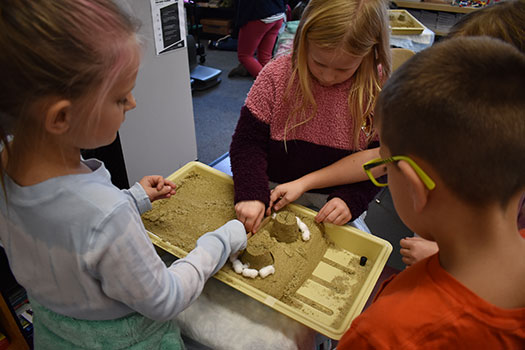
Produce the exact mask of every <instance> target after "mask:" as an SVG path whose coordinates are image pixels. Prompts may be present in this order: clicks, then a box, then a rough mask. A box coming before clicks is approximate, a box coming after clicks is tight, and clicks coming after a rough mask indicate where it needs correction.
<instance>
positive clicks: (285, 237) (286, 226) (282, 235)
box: [271, 210, 301, 243]
mask: <svg viewBox="0 0 525 350" xmlns="http://www.w3.org/2000/svg"><path fill="white" fill-rule="evenodd" d="M274 220H275V222H274V224H273V228H272V232H271V236H272V237H275V239H276V240H277V241H278V242H284V243H291V242H295V241H296V240H297V239H298V238H299V237H300V235H301V231H300V230H299V225H298V224H297V218H296V216H295V214H294V213H293V212H291V211H287V210H283V211H280V212H278V213H277V215H275V219H274Z"/></svg>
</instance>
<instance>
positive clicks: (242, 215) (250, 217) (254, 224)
mask: <svg viewBox="0 0 525 350" xmlns="http://www.w3.org/2000/svg"><path fill="white" fill-rule="evenodd" d="M264 208H265V206H264V203H263V202H261V201H256V200H254V201H242V202H239V203H237V204H235V212H236V213H237V219H238V220H239V221H240V222H242V223H243V224H244V227H245V228H246V232H252V233H256V232H257V230H258V229H259V226H260V225H261V221H262V219H263V218H264Z"/></svg>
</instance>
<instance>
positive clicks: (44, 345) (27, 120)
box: [0, 0, 246, 349]
mask: <svg viewBox="0 0 525 350" xmlns="http://www.w3.org/2000/svg"><path fill="white" fill-rule="evenodd" d="M135 30H136V24H135V23H134V22H133V21H132V20H131V19H130V18H128V17H127V16H126V15H125V14H124V13H123V12H121V11H120V10H119V8H118V7H117V6H116V5H115V4H114V3H113V2H112V1H110V0H53V1H48V0H3V1H1V2H0V47H1V48H2V49H1V50H0V136H1V138H2V140H3V143H2V146H3V150H2V153H1V160H2V161H1V164H2V168H1V169H2V172H1V175H2V176H1V178H2V187H3V189H2V191H0V193H1V197H2V198H0V222H1V224H0V225H1V228H0V241H1V243H2V245H3V247H4V249H5V251H6V254H7V257H8V260H9V264H10V267H11V269H12V271H13V274H14V275H15V277H16V279H17V281H18V282H19V283H20V284H21V285H22V286H23V287H24V288H25V289H26V291H27V294H28V296H29V299H30V301H31V305H32V307H33V310H34V345H35V348H37V349H77V348H90V349H91V348H96V349H139V348H140V349H143V348H166V349H168V348H169V349H181V348H183V344H182V340H181V338H180V331H179V328H178V326H177V324H176V323H175V322H174V321H172V319H173V318H174V317H175V315H177V314H178V313H179V312H180V311H182V310H183V309H184V308H186V307H187V306H188V305H189V304H190V303H192V302H193V301H194V300H195V299H196V298H197V296H198V295H199V294H200V292H201V290H202V288H203V285H204V283H205V281H206V280H207V278H209V277H210V276H211V275H213V274H214V273H215V272H216V271H217V270H218V269H219V268H220V267H221V266H222V265H223V264H224V263H225V261H226V259H227V258H228V256H229V255H230V253H231V252H236V251H237V250H239V249H241V248H243V247H244V246H245V244H246V235H245V230H244V228H243V226H242V224H241V223H240V222H238V221H236V220H235V221H231V222H229V223H227V224H226V225H224V226H223V227H221V228H219V229H218V230H216V231H215V232H210V233H207V234H205V235H204V236H202V237H201V238H199V240H198V242H197V246H196V248H195V249H194V250H193V251H192V252H190V254H189V255H188V256H187V257H186V258H185V259H181V260H178V261H176V262H175V263H174V264H173V265H171V266H170V267H168V268H167V267H166V266H165V265H164V264H163V262H162V261H161V260H160V258H159V257H158V255H157V254H156V252H155V249H154V247H153V245H152V244H151V241H149V239H148V235H147V233H146V231H145V229H144V226H143V225H142V221H141V219H140V214H141V213H142V212H144V211H146V210H148V209H150V208H151V201H154V200H157V199H161V198H167V197H170V196H172V195H175V185H174V184H173V183H172V182H171V181H168V180H166V179H164V178H163V177H162V176H146V177H145V178H143V179H142V180H141V181H140V183H136V184H135V185H134V186H132V187H131V188H130V189H129V190H124V191H120V190H119V189H117V188H116V187H115V186H113V185H112V184H111V181H110V175H109V173H108V171H107V170H106V169H105V167H104V164H103V163H101V162H100V161H98V160H96V159H88V160H84V159H82V158H81V155H80V150H81V149H89V148H97V147H100V146H104V145H108V144H110V143H111V142H113V140H115V137H116V134H117V131H118V129H119V127H120V125H121V124H122V122H123V121H124V118H125V114H126V112H127V111H129V110H130V109H133V108H134V107H135V105H136V102H135V99H134V97H133V94H132V90H133V87H134V84H135V79H136V76H137V71H138V69H139V62H140V52H141V48H140V43H139V40H138V38H137V36H136V34H135Z"/></svg>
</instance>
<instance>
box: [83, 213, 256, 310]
mask: <svg viewBox="0 0 525 350" xmlns="http://www.w3.org/2000/svg"><path fill="white" fill-rule="evenodd" d="M245 246H246V231H245V229H244V225H243V224H242V223H241V222H239V221H237V220H232V221H230V222H228V223H226V224H225V225H224V226H222V227H220V228H219V229H217V230H216V231H213V232H209V233H207V234H205V235H203V236H202V237H200V238H199V239H198V241H197V246H196V247H195V249H194V250H193V251H191V252H190V253H189V254H188V256H187V257H186V258H184V259H179V260H177V261H176V262H175V263H174V264H173V265H172V266H170V267H169V268H166V266H165V265H164V263H163V262H162V260H161V259H160V257H159V256H158V255H157V253H156V251H155V249H154V247H153V244H152V243H151V241H150V240H149V237H148V236H147V233H146V231H145V229H144V226H143V225H142V221H141V220H140V216H139V215H138V213H136V211H134V210H132V208H130V207H129V206H128V205H123V206H120V207H119V208H117V209H116V210H115V211H114V212H113V213H112V215H110V216H108V219H107V222H106V223H105V224H103V225H102V226H101V228H100V230H99V233H98V237H94V238H93V239H92V247H91V248H90V250H92V251H96V252H98V254H91V261H90V262H88V264H89V265H88V266H91V273H92V274H93V275H94V276H95V277H96V278H97V279H99V280H100V284H101V288H102V290H103V292H104V293H105V294H106V295H107V296H108V297H110V298H112V299H115V300H118V301H120V302H122V303H124V304H126V305H128V306H129V307H130V308H132V309H134V310H136V311H137V312H139V313H141V314H143V315H145V316H146V317H148V318H151V319H154V320H168V319H172V318H174V317H175V316H176V315H177V314H178V313H179V312H181V311H182V310H184V309H185V308H186V307H188V306H189V305H190V304H191V303H192V302H193V301H194V300H195V299H196V298H197V297H198V296H199V294H200V293H201V291H202V288H203V287H204V283H205V282H206V280H207V279H208V278H209V277H210V276H212V275H213V274H214V273H215V272H217V271H218V270H219V269H220V268H221V267H222V266H223V265H224V263H225V262H226V260H227V259H228V257H229V256H230V254H231V253H233V252H237V251H238V250H240V249H243V248H244V247H245Z"/></svg>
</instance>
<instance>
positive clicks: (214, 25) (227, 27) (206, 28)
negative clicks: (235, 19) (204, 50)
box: [200, 18, 232, 35]
mask: <svg viewBox="0 0 525 350" xmlns="http://www.w3.org/2000/svg"><path fill="white" fill-rule="evenodd" d="M200 23H201V24H202V31H203V32H205V33H210V34H221V35H228V34H230V33H231V32H232V20H231V19H220V18H203V19H201V20H200Z"/></svg>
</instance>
